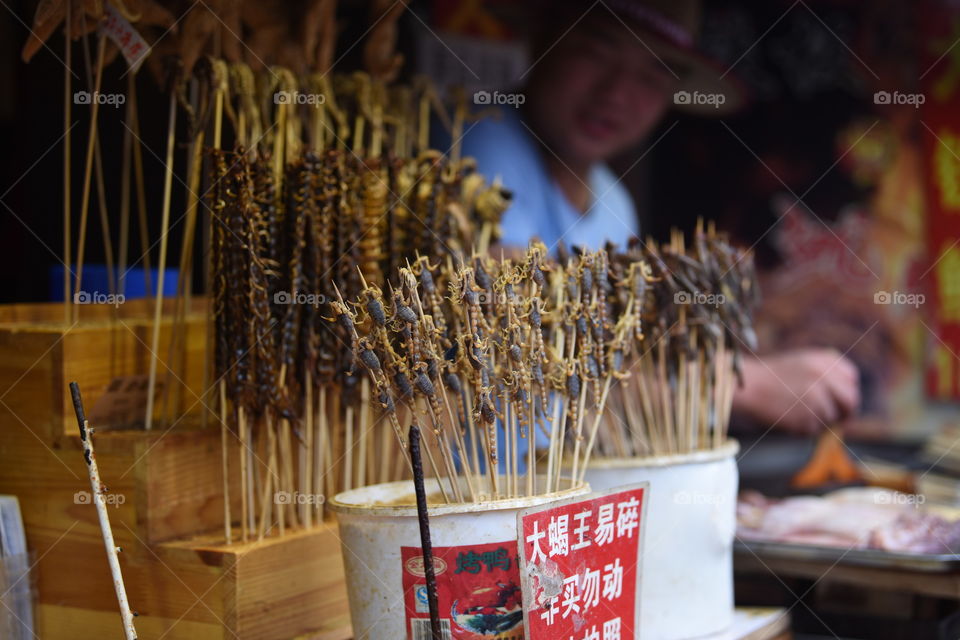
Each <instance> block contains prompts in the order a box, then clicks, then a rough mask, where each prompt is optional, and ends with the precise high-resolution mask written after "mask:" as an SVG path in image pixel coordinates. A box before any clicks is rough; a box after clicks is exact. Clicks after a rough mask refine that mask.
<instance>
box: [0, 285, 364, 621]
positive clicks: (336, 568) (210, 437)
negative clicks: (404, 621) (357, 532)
mask: <svg viewBox="0 0 960 640" xmlns="http://www.w3.org/2000/svg"><path fill="white" fill-rule="evenodd" d="M196 304H197V305H198V306H197V309H202V308H203V305H204V303H203V301H202V300H197V301H196ZM171 310H172V307H171V309H168V310H167V312H168V316H169V312H170V311H171ZM150 317H151V316H150V313H149V309H148V306H144V305H140V304H138V302H137V301H131V302H127V303H126V304H124V305H121V306H120V307H119V309H117V310H116V311H115V310H114V309H113V308H112V307H106V308H104V307H100V308H97V307H93V306H91V307H89V308H84V309H82V310H81V322H80V323H79V324H77V325H75V326H71V324H64V323H63V306H62V305H59V304H41V305H8V306H2V307H0V398H2V402H0V428H2V430H3V437H2V438H0V493H9V494H13V495H16V496H17V497H18V498H19V500H20V505H21V509H22V513H23V520H24V526H25V529H26V534H27V545H28V548H29V549H30V551H31V552H32V554H33V556H34V557H36V558H37V563H36V565H35V566H34V567H33V568H32V576H31V580H32V581H33V582H34V584H35V585H36V593H37V595H36V602H37V611H36V625H37V634H38V635H39V637H41V638H44V639H45V640H47V639H49V640H60V639H63V640H66V639H68V638H69V639H74V638H109V637H116V636H118V635H119V634H120V630H121V627H120V615H119V612H118V611H117V603H116V596H115V594H114V590H113V580H112V577H111V575H110V570H109V567H108V564H107V562H106V559H105V558H104V553H103V541H102V539H101V533H100V528H99V525H98V521H97V514H96V510H95V509H94V508H93V505H92V504H90V500H91V496H90V494H89V490H90V486H89V481H88V479H87V477H86V473H87V471H86V467H85V464H84V460H83V455H82V451H81V446H80V438H79V434H78V433H77V425H76V418H75V416H74V415H73V408H72V405H71V402H70V395H69V390H68V388H67V382H68V381H70V380H76V381H78V382H79V383H80V386H81V387H82V389H83V392H84V398H85V400H86V402H87V403H88V404H89V406H90V407H95V406H96V405H97V402H98V400H99V399H100V397H101V395H102V394H103V392H104V390H105V389H106V388H107V386H108V385H109V383H110V382H111V381H112V380H114V379H115V378H117V377H122V376H128V375H139V374H142V373H143V372H144V371H146V369H147V365H148V362H149V361H148V358H149V355H150V354H149V351H148V349H147V345H148V344H149V339H148V338H149V329H150V327H151V320H150ZM206 323H207V317H206V315H205V314H204V313H201V312H197V311H194V312H193V313H190V314H187V318H186V322H185V325H186V329H185V331H184V333H183V334H182V335H184V336H185V338H184V340H183V344H184V345H185V347H184V348H185V349H186V354H187V358H186V361H185V362H186V365H185V366H184V368H183V371H182V372H178V377H179V378H180V379H181V380H182V381H183V382H182V383H179V382H178V383H177V384H183V389H182V393H181V395H180V397H181V400H182V408H181V409H180V410H179V411H176V412H173V413H174V417H173V420H176V421H177V422H176V424H174V425H173V426H172V427H170V426H169V425H165V424H163V423H157V428H155V429H153V430H151V431H143V430H134V429H117V428H110V427H116V426H119V425H111V424H109V423H107V424H104V423H103V422H94V418H91V423H92V426H93V427H94V428H95V429H96V431H97V433H96V439H97V451H96V455H97V462H98V465H99V467H100V473H101V476H102V478H103V482H104V483H105V484H106V485H107V487H108V492H107V494H106V496H105V498H104V499H105V500H107V502H108V505H109V508H110V520H111V524H112V528H113V532H114V537H115V539H116V543H117V545H118V546H120V547H121V548H122V549H123V551H122V553H121V554H120V562H121V565H122V568H123V576H124V581H125V583H126V586H127V591H128V594H129V598H130V603H131V607H132V608H133V610H134V611H136V612H137V613H138V614H139V617H138V618H137V622H136V624H137V630H138V631H139V632H140V634H141V637H143V638H156V637H160V636H163V637H164V638H165V639H166V640H201V639H203V640H207V639H217V638H224V639H226V638H238V637H240V638H244V640H247V639H251V640H255V639H263V640H287V639H290V638H295V637H309V638H316V639H320V640H346V639H347V638H350V637H351V632H350V625H349V620H348V616H347V613H346V606H345V605H346V592H345V588H344V582H343V566H342V563H341V560H340V556H339V553H338V552H337V545H336V540H337V536H336V531H335V529H334V528H333V526H332V525H330V524H324V523H321V524H319V525H315V526H314V527H313V529H311V530H309V531H303V530H288V532H287V534H286V535H285V536H284V537H282V538H280V537H276V536H273V537H269V538H266V539H265V540H264V541H263V542H259V543H258V542H250V543H247V544H240V543H236V544H233V545H231V546H225V545H223V544H222V543H223V484H222V473H221V460H220V452H221V444H220V429H219V422H218V421H217V420H216V418H215V417H213V416H211V417H210V418H209V420H208V421H209V426H208V427H207V428H201V426H200V424H201V418H202V414H201V413H200V411H201V410H204V402H200V401H199V398H201V396H202V391H203V384H204V375H203V363H204V353H205V348H206V347H205V335H206ZM171 324H172V323H171V322H170V321H169V320H164V324H163V326H162V327H161V341H160V346H161V348H160V351H159V352H158V355H159V356H160V357H161V360H162V361H165V360H166V358H167V356H166V354H167V353H168V347H169V340H170V335H171ZM159 371H160V375H159V376H158V378H159V379H162V377H163V373H164V372H165V370H164V368H163V365H162V364H161V365H160V367H159ZM174 380H175V382H176V378H174ZM171 391H172V389H171ZM206 403H207V404H209V405H210V407H212V408H214V409H215V408H216V405H215V404H213V401H212V400H206ZM159 404H160V405H161V406H160V407H158V411H162V402H161V403H159ZM158 415H159V414H158ZM181 416H182V417H181ZM141 420H142V416H141ZM168 427H169V428H168ZM238 458H239V451H238V449H237V447H234V449H233V450H232V452H231V460H230V463H231V465H233V467H232V468H236V465H237V464H238ZM230 495H231V499H232V500H231V501H232V503H233V513H234V514H236V515H237V516H239V513H240V511H239V499H238V496H239V487H238V486H232V487H231V491H230ZM234 498H236V499H234ZM239 538H240V536H239V532H235V533H234V539H235V540H239Z"/></svg>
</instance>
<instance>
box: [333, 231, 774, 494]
mask: <svg viewBox="0 0 960 640" xmlns="http://www.w3.org/2000/svg"><path fill="white" fill-rule="evenodd" d="M396 280H397V282H396V283H391V284H390V286H389V291H386V292H385V291H383V290H382V289H381V288H380V287H379V286H377V285H376V284H374V283H366V284H365V286H364V288H363V290H362V291H361V294H360V296H359V297H357V298H356V299H353V300H348V299H347V298H345V297H344V296H342V295H340V294H339V292H338V297H337V300H336V301H334V302H333V307H334V309H333V316H334V318H333V319H334V322H335V323H336V324H337V327H338V330H339V331H341V333H342V338H343V340H344V342H346V343H348V344H349V345H350V346H349V353H350V362H351V372H355V371H357V370H362V371H363V372H364V373H365V376H366V377H365V378H364V379H365V380H369V381H370V385H371V387H372V393H371V394H370V396H369V397H370V400H371V402H372V403H373V405H374V409H375V410H376V412H377V415H378V416H379V419H381V420H384V419H385V420H388V421H389V422H390V424H391V426H392V430H393V432H394V433H395V435H396V438H397V440H396V445H394V446H392V447H391V450H392V451H394V452H395V459H394V461H393V463H394V464H395V466H397V467H400V466H401V465H403V464H404V463H405V462H406V461H405V460H404V459H403V457H402V456H403V455H404V452H405V451H406V442H405V441H404V436H403V434H404V432H405V429H404V428H403V427H404V425H406V424H408V423H411V422H412V423H415V424H419V425H423V426H424V427H425V430H424V433H426V434H427V437H426V438H425V442H424V449H425V451H426V459H427V464H428V467H430V468H432V473H433V475H434V476H435V477H436V478H437V481H438V483H439V486H440V491H441V494H442V498H443V499H444V500H446V501H449V502H464V501H486V500H492V499H501V498H511V497H517V496H530V495H536V494H540V493H550V492H555V491H557V490H559V489H561V488H563V487H566V486H575V485H577V484H578V483H580V482H582V480H583V474H584V471H585V469H586V467H587V465H588V463H589V459H590V456H591V454H592V453H597V454H598V455H604V456H609V455H624V456H630V455H645V454H648V453H654V452H656V453H660V452H663V453H667V452H671V453H676V452H680V451H690V450H695V449H708V448H712V447H716V446H718V445H719V444H721V443H722V442H724V440H725V438H726V435H725V433H726V429H727V425H728V422H729V413H730V403H731V398H732V393H733V389H734V385H735V383H736V376H737V371H738V368H739V358H740V355H739V354H740V350H741V347H742V346H743V345H744V344H749V343H750V342H752V340H753V334H752V329H751V326H750V309H751V308H752V305H753V303H754V301H755V297H756V285H755V282H754V278H753V274H752V260H751V259H750V257H749V255H748V254H746V253H744V252H741V251H737V250H735V249H734V248H733V247H732V246H731V245H730V244H729V243H727V242H726V240H725V239H724V238H722V237H720V236H718V235H717V234H716V232H715V231H714V230H713V229H712V228H711V229H710V230H709V231H706V232H704V231H703V230H699V229H698V232H697V234H696V236H695V247H694V251H691V252H687V251H686V249H685V247H684V245H683V239H682V237H681V236H680V235H679V234H675V235H674V238H673V240H672V241H671V243H670V244H668V245H667V246H664V247H663V248H662V249H657V248H656V247H655V246H653V245H652V244H648V245H645V246H641V245H639V244H638V245H636V246H634V247H631V248H629V249H628V250H626V251H619V250H617V249H616V248H615V247H612V246H610V247H607V248H606V249H602V250H599V251H596V252H592V251H581V252H578V253H577V255H575V256H563V255H561V257H560V260H559V261H557V260H554V259H551V258H550V257H548V255H547V252H546V248H545V247H544V246H543V245H541V244H539V243H533V244H532V245H531V246H530V247H529V249H528V251H527V253H526V255H525V256H524V258H523V259H522V260H518V261H514V260H511V259H508V258H503V257H501V258H500V259H499V260H495V259H492V258H490V257H489V256H487V255H482V254H475V255H474V256H473V258H472V259H471V260H464V259H462V257H461V258H460V259H459V262H458V261H457V257H456V256H455V257H449V258H448V259H447V260H445V261H440V262H438V263H437V264H435V265H434V264H432V263H431V262H430V260H429V259H427V258H425V257H420V258H419V259H417V260H416V261H415V262H413V263H411V264H410V265H408V266H406V267H403V268H401V269H400V270H399V272H398V277H397V279H396ZM633 402H636V403H637V404H631V403H633ZM538 433H539V434H540V436H539V437H538V435H537V434H538ZM538 443H539V446H538ZM383 444H384V446H385V447H386V446H388V445H387V443H386V442H385V441H384V443H383ZM397 445H399V446H397ZM385 453H386V451H385ZM381 462H383V461H382V460H381ZM538 469H539V470H540V471H545V473H543V474H542V475H540V476H538V475H537V472H538ZM429 472H430V470H429V469H428V473H429Z"/></svg>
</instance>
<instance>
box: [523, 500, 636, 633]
mask: <svg viewBox="0 0 960 640" xmlns="http://www.w3.org/2000/svg"><path fill="white" fill-rule="evenodd" d="M645 493H646V487H645V486H641V487H636V488H631V489H628V490H622V491H617V492H614V493H609V494H606V495H602V496H600V497H594V496H595V494H594V496H590V497H587V498H585V499H581V500H577V501H573V502H567V503H564V504H560V505H548V506H546V507H539V508H537V509H528V510H525V511H523V512H521V513H520V515H519V516H518V520H519V522H518V530H519V531H520V532H522V536H521V538H520V540H519V543H518V544H519V546H520V575H521V581H522V584H523V597H524V603H525V605H526V606H525V607H524V625H525V628H526V630H527V636H526V637H527V638H528V640H627V639H629V638H634V637H636V629H637V627H638V622H639V600H638V597H637V596H638V594H639V593H640V562H639V560H640V542H641V540H642V538H643V522H644V518H643V513H644V496H645Z"/></svg>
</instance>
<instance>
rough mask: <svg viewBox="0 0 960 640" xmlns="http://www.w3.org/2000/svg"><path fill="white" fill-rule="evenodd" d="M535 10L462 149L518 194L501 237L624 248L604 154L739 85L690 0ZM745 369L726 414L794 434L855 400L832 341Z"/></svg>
mask: <svg viewBox="0 0 960 640" xmlns="http://www.w3.org/2000/svg"><path fill="white" fill-rule="evenodd" d="M542 7H543V8H542V9H541V11H540V16H541V17H542V20H540V23H541V24H542V25H543V29H542V30H541V32H540V33H539V34H538V36H537V37H536V38H535V41H534V43H533V45H534V46H533V57H532V60H533V64H532V66H531V68H530V70H529V71H528V73H527V74H526V75H525V77H524V81H525V83H526V84H525V86H524V87H522V88H521V89H520V90H519V91H518V93H517V94H515V95H514V96H513V97H511V96H509V95H508V96H506V97H505V99H504V100H502V101H501V102H504V103H505V104H504V106H503V107H502V108H501V109H500V115H501V117H500V118H489V119H486V120H483V121H481V122H480V123H478V124H477V125H476V126H474V127H473V128H472V129H470V130H469V131H468V132H467V134H466V136H465V137H464V138H463V141H462V144H463V153H464V155H469V156H473V157H475V158H476V159H477V161H478V164H479V167H480V170H481V172H483V173H484V174H486V175H488V176H500V177H501V178H502V180H503V182H504V184H505V185H506V186H507V187H508V188H510V189H511V190H512V191H513V193H514V203H513V205H512V206H511V207H510V209H509V210H508V211H507V212H506V214H505V215H504V219H503V231H504V237H503V242H504V243H505V244H512V245H520V246H525V245H526V244H527V242H528V241H529V240H530V239H531V238H533V237H538V238H540V239H541V240H542V241H543V242H544V243H546V245H547V246H548V247H551V248H553V247H556V246H557V245H559V244H560V243H564V244H566V245H583V246H589V247H599V246H601V245H602V244H603V243H604V242H606V241H607V240H612V241H614V242H617V243H620V244H622V243H624V242H625V241H626V240H627V239H628V238H630V237H631V236H637V235H639V231H640V230H639V227H638V222H637V215H636V211H635V209H634V205H633V202H632V200H631V198H630V195H629V194H628V193H627V190H626V189H625V188H624V187H623V185H621V184H620V180H619V177H618V176H616V175H614V174H613V172H612V171H611V170H610V169H609V167H608V166H607V165H606V162H607V161H609V160H610V159H611V158H612V157H613V156H615V155H617V154H618V153H622V152H624V151H627V150H629V149H631V148H635V147H636V146H637V145H638V143H640V142H641V141H642V140H644V139H645V138H646V137H647V136H648V135H649V134H650V133H651V132H652V131H653V130H654V129H655V128H656V126H657V125H658V124H659V123H660V121H661V119H662V118H663V116H664V114H665V113H666V112H667V110H668V109H669V108H670V107H672V106H676V107H677V108H682V109H686V110H695V111H698V112H701V113H705V114H711V115H720V114H723V113H725V112H729V111H731V110H734V109H736V108H737V107H739V106H740V104H741V103H742V101H743V97H742V92H741V91H740V90H739V89H738V87H737V86H736V85H735V84H734V83H733V82H732V81H731V80H730V76H729V75H727V74H724V73H723V70H722V69H717V68H716V67H715V66H714V65H713V64H712V63H711V62H710V61H708V60H707V59H706V58H705V57H704V56H703V55H702V54H701V53H699V52H698V51H697V50H696V48H695V38H696V34H697V31H698V27H699V20H700V4H699V2H697V1H696V0H607V1H606V2H605V3H595V4H594V5H592V8H589V9H588V7H591V5H589V4H588V3H583V2H576V1H574V0H560V1H559V2H554V3H550V4H549V5H542ZM690 187H691V188H696V176H690ZM743 372H744V378H745V385H744V387H743V388H742V389H740V390H738V393H737V395H736V396H735V399H734V410H735V411H738V412H742V413H744V414H746V415H748V416H749V417H751V418H752V419H753V420H755V421H757V422H760V423H762V424H767V425H776V426H778V427H780V428H783V429H785V430H788V431H792V432H795V433H805V434H813V433H816V432H818V431H819V430H821V429H822V428H823V427H824V426H825V425H826V426H829V425H830V423H832V422H836V421H838V420H842V419H843V418H845V417H846V416H848V415H850V414H851V413H853V412H854V411H855V410H856V409H857V407H858V405H859V402H860V390H859V381H858V372H857V369H856V367H855V366H854V365H853V364H852V363H851V362H850V361H849V360H847V359H846V358H844V357H843V356H842V355H841V354H840V353H838V352H836V351H833V350H826V349H809V350H800V351H794V352H789V353H783V354H779V355H775V356H772V357H765V358H763V359H759V358H747V359H745V362H744V365H743Z"/></svg>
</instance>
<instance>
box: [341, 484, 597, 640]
mask: <svg viewBox="0 0 960 640" xmlns="http://www.w3.org/2000/svg"><path fill="white" fill-rule="evenodd" d="M425 485H426V487H425V488H426V490H427V496H428V498H429V497H430V496H431V495H432V494H435V493H437V492H438V488H437V483H436V480H435V479H428V480H427V481H426V482H425ZM589 492H590V488H589V486H587V485H582V486H580V487H574V488H571V489H566V490H563V491H559V492H557V493H553V494H547V495H541V496H532V497H523V498H512V499H507V500H497V501H491V502H482V503H476V504H474V503H470V504H437V505H431V506H430V508H429V513H430V534H431V535H430V537H431V542H432V544H433V547H434V549H440V550H441V551H440V553H438V554H435V560H434V567H435V570H436V571H437V573H438V574H445V575H442V576H441V575H438V583H439V582H440V581H441V580H442V579H450V577H451V576H452V575H454V574H460V575H461V576H462V578H463V580H460V581H461V582H464V584H465V586H466V587H467V588H468V589H472V591H469V590H468V591H465V592H462V593H459V594H452V596H451V594H446V595H444V594H441V601H443V600H444V599H445V598H446V599H447V601H448V603H449V602H450V601H451V600H452V603H453V606H452V607H451V606H449V604H448V606H446V607H444V610H443V611H441V618H443V619H445V622H444V623H443V624H444V625H455V624H463V625H471V624H474V625H486V628H488V629H490V628H497V629H499V630H501V631H503V630H504V629H505V628H507V625H512V626H509V634H508V635H507V634H505V635H497V636H496V637H510V638H513V637H516V638H522V637H523V622H522V612H520V609H519V581H518V582H517V583H516V584H515V585H513V584H510V583H509V581H504V580H496V579H494V580H493V581H492V586H488V585H482V584H481V585H480V586H479V588H473V587H471V586H470V582H471V578H473V583H474V584H476V583H477V582H478V581H482V580H483V578H484V577H489V576H495V575H498V573H497V572H499V571H502V570H503V568H504V567H507V566H509V567H514V565H512V564H511V562H515V561H516V556H517V512H518V511H520V510H521V509H526V508H528V507H534V506H538V505H543V504H549V503H551V502H557V501H560V500H565V499H568V498H573V497H576V496H580V495H586V494H587V493H589ZM330 508H331V509H332V510H333V511H334V512H336V514H337V520H338V521H339V525H340V542H341V547H342V550H343V563H344V568H345V572H346V581H347V597H348V599H349V601H350V618H351V620H352V622H353V634H354V638H356V640H386V639H390V640H402V639H404V638H421V637H422V638H429V637H430V636H429V634H428V633H427V632H425V631H423V629H424V628H425V627H424V623H423V622H422V619H423V616H425V615H426V614H425V613H424V611H425V606H426V603H425V601H421V600H420V595H419V593H418V592H417V590H419V589H424V588H425V585H422V584H420V583H422V582H424V580H423V579H422V576H423V572H422V565H423V558H422V555H420V554H418V552H417V551H416V549H412V548H419V547H420V528H419V524H418V521H417V508H416V501H415V498H414V494H413V482H411V481H409V480H407V481H401V482H391V483H387V484H380V485H375V486H371V487H364V488H362V489H354V490H352V491H346V492H344V493H341V494H339V495H337V496H336V497H335V498H334V499H333V500H332V501H331V503H330ZM403 548H406V549H405V550H404V549H403ZM443 548H456V549H457V550H458V552H454V553H451V554H449V555H447V556H444V552H443V551H442V549H443ZM461 549H462V550H463V551H459V550H461ZM501 550H502V551H501ZM418 560H419V566H418V564H417V561H418ZM513 570H514V571H516V572H517V573H516V575H517V580H519V571H518V568H516V567H514V569H513ZM488 582H489V580H488ZM408 583H409V584H408ZM514 587H515V590H514ZM439 590H440V589H439V588H438V591H439ZM411 605H412V606H411ZM441 605H443V602H441ZM411 610H412V614H413V615H415V616H418V617H417V618H416V619H415V620H413V621H412V622H411V621H410V620H409V619H408V618H410V615H411ZM518 613H520V617H519V618H518V617H517V614H518ZM498 618H500V619H501V621H500V622H498V621H497V619H498ZM518 619H519V621H520V623H519V635H514V633H517V624H516V620H518ZM497 624H499V625H501V626H499V627H495V626H494V625H497ZM484 633H486V632H484ZM420 634H423V635H420ZM453 637H474V636H472V635H454V636H453ZM476 637H478V638H479V637H483V633H479V634H477V635H476ZM487 637H490V636H487Z"/></svg>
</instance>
